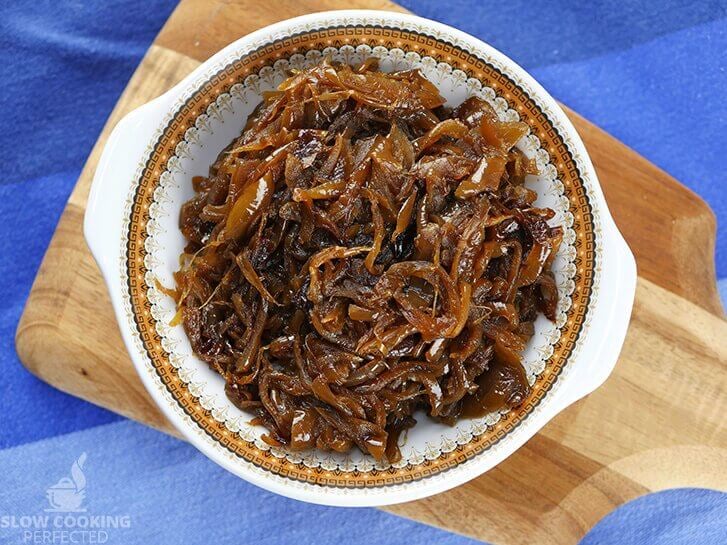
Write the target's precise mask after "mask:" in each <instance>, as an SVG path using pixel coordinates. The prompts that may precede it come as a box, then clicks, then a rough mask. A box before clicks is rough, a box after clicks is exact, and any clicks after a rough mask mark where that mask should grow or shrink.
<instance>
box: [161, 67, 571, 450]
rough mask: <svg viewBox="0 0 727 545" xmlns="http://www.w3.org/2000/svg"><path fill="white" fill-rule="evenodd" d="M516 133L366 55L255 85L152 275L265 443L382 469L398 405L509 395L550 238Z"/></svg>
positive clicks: (515, 389)
mask: <svg viewBox="0 0 727 545" xmlns="http://www.w3.org/2000/svg"><path fill="white" fill-rule="evenodd" d="M527 132H528V126H527V125H526V124H525V123H522V122H515V121H508V122H503V121H500V120H499V119H498V117H497V114H496V113H495V110H494V109H493V108H492V106H491V105H490V104H489V103H488V102H487V101H485V100H483V99H481V98H477V97H471V98H469V99H467V100H466V101H465V102H463V103H462V104H461V105H460V106H458V107H456V108H454V109H449V108H447V107H444V99H443V98H442V97H441V96H440V94H439V93H438V91H437V89H436V87H435V86H434V85H433V84H432V83H431V82H429V81H427V79H426V78H424V77H423V76H422V75H421V74H420V73H419V72H418V71H404V72H396V73H393V74H384V73H382V72H379V71H377V64H376V61H375V60H371V59H370V60H368V61H367V62H366V63H364V64H363V65H361V66H358V67H349V66H341V65H334V64H332V63H331V62H329V61H328V60H326V61H324V62H322V63H321V64H319V65H317V66H314V67H312V68H309V69H306V70H302V71H299V72H296V73H295V74H293V75H292V76H291V77H290V78H288V79H287V80H285V81H284V82H283V83H282V84H281V85H280V86H279V88H278V90H276V91H273V92H268V93H265V94H264V100H263V102H262V104H261V105H260V106H259V107H258V109H257V110H256V111H255V113H254V114H253V115H252V116H251V117H250V119H249V120H248V122H247V124H246V126H245V129H244V131H243V132H242V134H241V135H240V137H239V138H237V139H236V140H235V141H234V142H232V143H231V145H230V146H229V147H228V148H227V150H226V151H225V152H223V153H222V154H220V156H219V157H218V159H217V160H216V161H215V163H214V164H213V165H212V166H211V167H210V172H209V176H207V177H195V178H194V179H193V181H192V187H193V189H194V191H195V196H194V197H193V198H192V199H191V200H190V201H189V202H187V203H185V204H184V206H183V207H182V211H181V214H180V229H181V231H182V233H183V234H184V236H185V237H186V239H187V247H186V248H185V251H184V253H183V254H182V256H181V258H180V265H181V269H180V271H178V272H177V273H175V275H174V277H175V281H176V284H177V285H176V288H175V289H173V290H168V289H166V288H163V287H161V285H159V286H158V287H159V289H161V290H162V291H163V292H164V293H166V294H168V295H170V296H172V297H174V298H175V300H176V302H177V305H178V313H177V317H176V318H175V320H176V321H180V320H181V322H182V324H183V326H184V328H185V330H186V333H187V335H188V337H189V339H190V342H191V345H192V348H193V350H194V352H195V353H196V354H197V356H198V357H200V358H201V359H202V360H204V361H205V362H207V363H208V364H209V365H210V367H211V368H212V369H214V370H215V371H217V372H218V373H220V374H221V375H223V376H224V378H225V380H226V387H225V391H226V393H227V395H228V397H229V398H230V400H231V401H232V402H233V403H234V404H235V405H236V406H237V407H239V408H240V409H241V410H244V411H250V412H252V413H254V415H255V418H254V422H255V423H257V424H260V425H262V426H264V427H266V428H267V432H266V434H265V435H264V436H263V440H264V441H266V442H267V443H268V444H270V445H273V446H276V447H288V448H290V449H292V450H306V449H311V448H318V449H323V450H328V451H336V452H345V451H347V450H349V449H351V448H353V447H354V446H356V447H358V448H359V449H361V450H362V451H363V452H365V453H367V454H370V455H372V456H373V457H374V458H376V459H378V460H386V461H389V462H396V461H398V460H399V459H400V458H401V453H400V451H399V441H400V440H401V439H400V438H401V437H402V434H403V433H404V432H405V431H406V430H407V429H409V428H410V427H412V426H413V425H414V424H415V422H416V421H415V420H414V413H415V411H417V410H422V411H424V412H425V413H427V414H428V415H429V416H430V417H432V418H436V419H438V420H440V421H443V422H446V423H449V424H452V423H454V422H456V420H457V418H458V417H460V416H463V417H467V416H476V415H480V414H484V413H486V412H489V411H496V410H501V409H505V408H511V407H516V406H518V405H519V404H520V403H522V402H523V401H524V400H525V399H526V398H527V396H528V395H529V392H530V386H529V385H528V382H527V379H526V376H525V372H524V369H523V368H522V365H521V360H520V353H521V351H522V350H523V349H524V347H525V345H526V342H527V340H528V339H529V338H530V336H531V335H532V334H533V322H534V320H535V318H536V316H537V313H538V312H543V313H544V314H545V315H546V316H547V317H548V318H549V319H551V320H554V319H555V318H556V313H557V306H558V290H557V286H556V283H555V279H554V277H553V274H552V273H551V271H550V268H551V265H552V262H553V259H554V255H555V254H556V253H557V251H558V247H559V245H560V242H561V239H562V230H561V229H560V228H558V227H551V226H549V225H548V223H547V222H548V221H549V220H551V219H552V218H553V216H554V213H553V211H552V210H549V209H542V208H535V207H534V206H533V202H534V201H535V197H536V194H535V192H534V191H533V190H532V189H530V188H527V187H525V186H524V183H525V179H526V177H527V176H528V175H532V174H535V173H536V170H535V169H534V165H535V163H534V161H533V160H531V159H528V158H527V157H526V156H525V155H524V154H523V153H522V152H521V151H520V150H519V149H518V147H517V144H518V141H519V140H520V139H521V138H522V137H523V136H525V135H526V134H527ZM175 323H176V322H175Z"/></svg>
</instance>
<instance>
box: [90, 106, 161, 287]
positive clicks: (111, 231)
mask: <svg viewBox="0 0 727 545" xmlns="http://www.w3.org/2000/svg"><path fill="white" fill-rule="evenodd" d="M159 102H160V98H157V99H156V100H153V101H152V102H149V103H148V104H145V105H144V106H142V107H140V108H137V109H136V110H134V111H132V112H130V113H128V114H127V115H126V116H124V117H123V118H122V119H121V121H119V122H118V124H117V125H116V127H114V130H113V131H112V132H111V135H110V136H109V139H108V141H107V142H106V145H105V146H104V150H103V153H102V154H101V158H100V160H99V163H98V166H97V167H96V173H95V174H94V177H93V182H92V184H91V191H90V193H89V196H88V202H87V204H86V213H85V215H84V220H83V235H84V237H85V239H86V243H87V244H88V246H89V248H90V249H91V253H92V254H93V257H94V259H95V260H96V263H97V264H98V266H99V268H100V269H101V272H102V273H103V275H104V277H105V278H106V280H107V281H108V279H109V277H110V275H113V274H114V273H115V271H118V268H119V265H120V261H119V260H120V258H121V257H122V254H123V253H124V252H123V251H122V238H124V237H123V236H122V231H123V229H124V225H125V223H126V222H125V221H124V219H125V215H126V207H125V206H124V205H123V203H125V202H126V201H127V200H128V199H129V190H130V188H131V186H132V184H133V183H134V178H135V174H136V172H137V170H139V166H140V165H139V164H138V163H137V162H136V160H135V159H134V160H130V158H136V157H145V156H146V155H148V154H146V153H144V151H145V150H146V149H147V148H148V147H150V146H151V145H152V144H151V138H152V136H153V134H154V133H155V132H156V131H157V130H158V127H159V123H160V119H159V114H160V112H161V110H160V108H159V107H158V105H159Z"/></svg>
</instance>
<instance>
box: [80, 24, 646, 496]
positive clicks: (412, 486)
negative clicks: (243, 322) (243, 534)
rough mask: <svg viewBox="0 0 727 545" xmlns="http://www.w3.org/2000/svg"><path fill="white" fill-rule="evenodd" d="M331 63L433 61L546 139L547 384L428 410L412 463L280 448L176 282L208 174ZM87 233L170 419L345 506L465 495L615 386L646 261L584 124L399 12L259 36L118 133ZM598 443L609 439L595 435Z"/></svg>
mask: <svg viewBox="0 0 727 545" xmlns="http://www.w3.org/2000/svg"><path fill="white" fill-rule="evenodd" d="M324 55H332V56H333V57H334V58H335V60H338V61H342V62H348V63H355V62H360V61H362V60H363V59H364V58H366V57H369V56H376V57H379V58H380V64H381V67H382V69H384V70H400V69H404V68H410V67H418V68H420V69H421V70H422V71H423V72H424V74H425V75H426V76H427V77H429V78H430V79H431V80H432V81H433V82H434V83H435V84H436V85H437V86H438V87H439V89H440V91H441V92H442V94H443V95H444V96H445V97H446V98H447V99H448V101H449V102H450V103H453V104H457V103H459V102H461V101H462V100H463V99H464V98H466V97H467V96H469V95H471V94H478V95H480V96H482V97H484V98H486V99H487V100H489V101H490V103H491V104H492V105H493V106H494V107H495V109H496V110H497V112H498V114H499V115H500V116H501V117H502V118H503V119H522V120H523V121H525V122H527V123H528V124H529V125H530V126H531V134H530V135H528V136H526V137H524V138H523V139H522V140H521V141H520V142H519V143H518V147H519V148H520V149H521V150H523V151H524V152H525V153H526V154H527V155H528V156H530V157H534V158H535V159H536V160H537V162H538V164H539V167H540V172H541V173H542V174H541V175H540V176H539V179H535V178H533V179H532V180H530V181H529V182H528V183H529V184H531V186H532V187H533V188H535V189H536V190H537V191H538V194H539V199H538V203H539V204H542V205H544V206H549V207H551V208H554V209H555V210H556V212H557V215H556V218H555V219H554V220H553V223H555V224H559V225H562V226H563V227H564V230H565V236H564V242H563V244H562V246H561V248H560V250H559V253H558V256H557V259H556V260H555V263H554V272H555V275H556V280H557V284H558V289H559V292H560V298H561V302H560V306H559V309H558V319H557V321H556V323H551V322H549V321H547V320H546V319H545V318H543V317H541V318H539V319H538V320H537V322H536V324H535V330H536V332H535V335H534V336H533V338H532V340H531V341H530V343H529V344H528V347H527V349H526V352H525V354H524V365H525V367H526V370H527V374H528V378H529V380H530V381H531V383H532V385H533V393H532V394H531V396H530V397H529V398H528V399H527V400H526V402H525V403H524V404H523V405H522V406H521V407H520V408H518V409H517V410H514V411H510V412H505V413H502V414H500V413H494V414H490V415H487V416H486V417H484V418H478V419H473V420H462V421H460V422H459V423H458V424H457V425H456V426H455V427H447V426H444V425H442V424H438V423H435V422H433V421H431V420H429V419H428V418H426V417H423V416H422V417H421V418H419V419H418V420H419V423H418V424H417V425H416V426H415V427H414V429H413V430H411V431H410V433H409V435H408V438H407V441H406V443H405V445H404V446H403V448H402V453H403V459H402V461H401V462H400V463H398V464H396V465H395V466H389V465H387V464H379V463H376V462H375V461H374V460H373V459H372V458H370V457H368V456H365V455H363V454H361V453H360V452H352V453H350V454H349V455H339V454H335V455H334V454H329V453H322V452H317V451H311V452H304V453H292V452H286V451H283V450H279V449H271V448H270V447H268V446H267V445H266V444H265V443H264V442H262V441H261V440H260V433H261V429H259V428H256V427H254V426H251V425H250V424H249V420H250V415H248V414H244V413H242V412H241V411H239V410H238V409H236V408H235V407H234V406H233V405H232V404H231V403H230V402H229V401H228V400H227V398H226V397H225V395H224V392H223V385H224V384H223V379H222V378H221V377H220V376H218V375H216V374H215V373H214V372H212V371H211V370H210V369H209V368H208V367H207V366H206V365H205V364H204V363H202V362H201V361H199V360H198V359H197V358H196V357H195V356H194V355H193V354H192V352H191V349H190V346H189V342H188V341H187V339H186V337H185V334H184V331H183V329H182V328H181V327H176V328H172V327H169V325H168V323H169V321H170V318H171V317H172V316H173V314H174V304H173V302H172V300H171V299H170V298H169V297H166V296H164V295H163V294H162V293H160V292H159V291H158V290H157V289H156V288H155V284H154V279H155V278H156V279H159V280H160V281H161V282H162V283H164V284H166V285H172V284H173V281H172V276H171V275H172V272H173V271H175V270H176V268H177V266H178V256H179V254H180V252H181V250H182V247H183V246H184V241H183V238H182V235H181V233H180V232H179V229H178V228H177V218H178V214H179V209H180V206H181V204H182V203H183V202H184V201H185V200H187V199H188V198H189V197H190V196H191V195H192V188H191V178H192V176H195V175H205V174H207V170H208V167H209V165H210V164H211V163H212V162H213V160H214V159H215V158H216V157H217V155H218V154H219V152H220V151H221V150H222V149H223V148H224V147H225V146H226V145H227V144H228V143H229V142H230V141H231V140H232V139H233V137H235V136H236V135H238V134H239V133H240V131H241V129H242V127H243V125H244V123H245V120H246V118H247V116H248V114H250V112H251V111H252V109H253V108H254V106H255V105H256V104H257V103H258V102H259V101H260V94H261V92H262V91H264V90H266V89H271V88H273V87H275V86H276V85H277V84H278V83H279V82H280V81H281V80H282V78H283V77H284V74H285V71H286V70H288V69H289V68H291V67H301V66H303V65H305V64H310V63H314V62H316V61H317V60H318V59H320V58H321V57H322V56H324ZM84 231H85V236H86V240H87V241H88V244H89V246H90V247H91V251H92V252H93V255H94V257H95V258H96V261H97V262H98V264H99V267H100V268H101V271H102V273H103V276H104V278H105V279H106V283H107V284H108V288H109V292H110V294H111V300H112V302H113V305H114V309H115V311H116V315H117V318H118V321H119V326H120V328H121V332H122V334H123V338H124V341H125V343H126V346H127V348H128V350H129V354H130V355H131V358H132V360H133V362H134V365H135V366H136V368H137V371H138V373H139V376H140V377H141V379H142V381H143V382H144V385H145V386H146V388H147V389H148V391H149V393H150V394H151V396H152V397H153V399H154V400H155V401H156V403H157V404H158V405H159V407H161V409H162V410H163V412H164V414H165V415H166V416H167V418H168V419H169V420H170V421H171V422H172V423H173V424H174V425H175V426H176V427H177V428H178V429H179V430H180V431H181V432H182V433H183V434H184V435H185V437H187V439H189V441H190V442H191V443H192V444H194V445H195V446H196V447H197V448H199V449H200V450H201V451H202V452H203V453H204V454H206V455H207V456H209V457H210V458H211V459H212V460H214V461H215V462H217V463H218V464H220V465H222V466H223V467H225V468H227V469H228V470H230V471H231V472H233V473H235V474H236V475H239V476H240V477H242V478H244V479H246V480H248V481H250V482H252V483H254V484H257V485H259V486H261V487H263V488H266V489H268V490H271V491H274V492H277V493H280V494H284V495H286V496H290V497H293V498H297V499H301V500H306V501H311V502H316V503H323V504H331V505H360V506H363V505H384V504H391V503H397V502H403V501H409V500H414V499H417V498H421V497H424V496H427V495H431V494H435V493H437V492H441V491H443V490H446V489H449V488H452V487H454V486H457V485H458V484H461V483H463V482H465V481H467V480H469V479H472V478H474V477H476V476H478V475H480V474H481V473H483V472H485V471H487V470H488V469H490V468H492V467H493V466H494V465H496V464H497V463H499V462H501V461H502V460H503V459H505V458H506V457H507V456H508V455H510V454H511V453H512V452H514V451H515V450H516V449H517V448H518V447H520V446H521V445H522V444H523V443H524V442H525V441H527V440H528V439H529V438H530V437H531V436H532V435H534V434H535V433H536V432H537V431H538V430H539V429H540V428H542V427H543V426H544V425H545V423H546V422H548V420H550V419H551V418H553V416H555V415H556V414H557V413H558V412H560V411H562V410H563V409H565V408H566V407H567V406H568V405H570V404H571V403H573V402H574V401H576V400H578V399H579V398H581V397H583V396H584V395H586V394H588V393H589V392H591V391H593V390H594V389H595V388H597V387H598V386H599V385H600V384H601V383H602V382H603V381H604V380H605V379H606V377H608V375H609V373H610V372H611V370H612V369H613V366H614V365H615V363H616V358H617V356H618V353H619V350H620V349H621V345H622V343H623V339H624V336H625V333H626V327H627V324H628V321H629V316H630V312H631V306H632V303H633V297H634V290H635V283H636V268H635V263H634V258H633V256H632V255H631V253H630V251H629V249H628V247H627V246H626V244H625V242H624V240H623V238H622V237H621V235H620V233H619V232H618V230H617V229H616V226H615V225H614V223H613V220H612V219H611V216H610V215H609V212H608V209H607V207H606V203H605V201H604V198H603V194H602V192H601V189H600V187H599V185H598V180H597V179H596V174H595V172H594V170H593V166H592V165H591V161H590V159H589V158H588V154H587V153H586V150H585V148H584V147H583V143H582V142H581V139H580V138H579V137H578V134H577V133H576V131H575V130H574V128H573V126H572V125H571V123H570V122H569V121H568V119H567V118H566V116H565V115H564V113H563V111H562V110H561V109H560V108H559V107H558V105H557V104H556V103H555V101H554V100H553V99H552V98H551V97H550V95H548V93H546V92H545V91H544V90H543V88H542V87H540V85H538V84H537V83H536V82H535V81H534V80H533V79H532V78H531V77H530V76H529V75H528V74H527V73H526V72H525V71H524V70H523V69H522V68H520V67H518V66H517V65H516V64H515V63H513V62H512V61H511V60H509V59H508V58H507V57H505V56H504V55H503V54H501V53H499V52H498V51H496V50H494V49H493V48H491V47H490V46H488V45H486V44H484V43H483V42H481V41H480V40H478V39H476V38H473V37H472V36H469V35H467V34H464V33H463V32H460V31H458V30H455V29H453V28H449V27H447V26H445V25H442V24H439V23H435V22H432V21H428V20H426V19H421V18H419V17H414V16H412V15H402V14H398V13H388V12H376V11H338V12H328V13H317V14H313V15H308V16H304V17H299V18H296V19H291V20H288V21H284V22H281V23H278V24H275V25H272V26H270V27H267V28H264V29H262V30H259V31H257V32H254V33H253V34H250V35H248V36H245V37H243V38H241V39H240V40H238V41H237V42H235V43H233V44H231V45H230V46H228V47H226V48H225V49H223V50H222V51H220V52H219V53H218V54H216V55H215V56H213V57H212V58H211V59H209V60H208V61H207V62H205V63H204V64H202V65H201V66H200V67H199V68H197V69H196V70H195V71H194V72H192V73H191V74H190V75H189V76H188V77H187V78H185V79H184V80H183V81H182V82H181V83H179V84H178V85H177V86H175V87H174V88H173V89H171V90H170V91H168V92H167V93H165V94H164V95H162V96H160V97H159V98H157V99H155V100H153V101H152V102H150V103H149V104H146V105H145V106H142V107H141V108H139V109H138V110H136V111H134V112H132V113H130V114H128V115H127V116H126V117H125V118H124V119H123V120H122V121H120V122H119V124H118V126H117V127H116V128H115V130H114V131H113V133H112V134H111V136H110V138H109V141H108V143H107V144H106V148H105V150H104V153H103V155H102V157H101V160H100V163H99V166H98V169H97V171H96V176H95V178H94V182H93V187H92V189H91V195H90V198H89V202H88V208H87V211H86V217H85V225H84ZM595 440H597V439H596V438H594V441H595Z"/></svg>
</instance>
